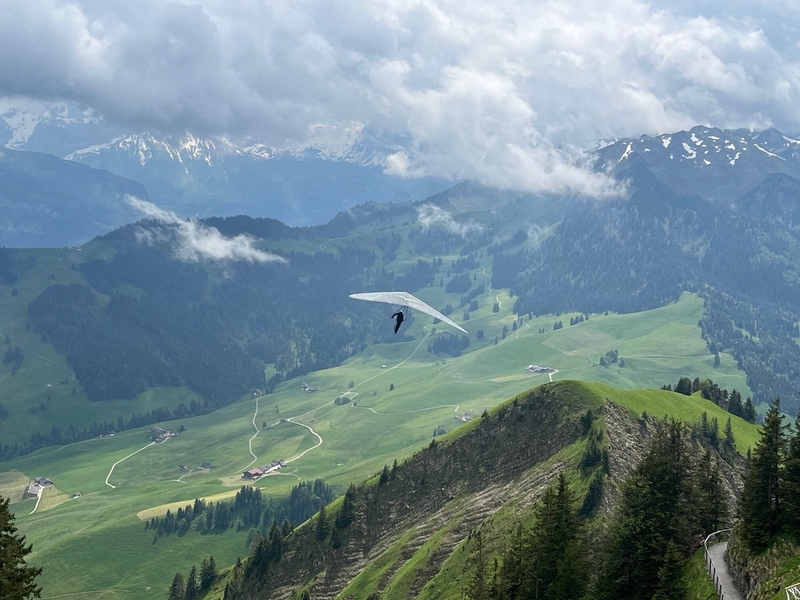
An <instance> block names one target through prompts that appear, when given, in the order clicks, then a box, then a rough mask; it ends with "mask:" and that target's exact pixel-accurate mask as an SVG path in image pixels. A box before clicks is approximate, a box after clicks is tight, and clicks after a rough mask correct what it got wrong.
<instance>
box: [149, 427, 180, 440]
mask: <svg viewBox="0 0 800 600" xmlns="http://www.w3.org/2000/svg"><path fill="white" fill-rule="evenodd" d="M147 436H148V437H149V438H150V439H152V440H153V441H154V442H156V443H159V444H160V443H161V442H165V441H167V440H168V439H169V438H173V437H178V434H177V433H175V432H174V431H169V430H167V429H164V428H162V427H158V426H156V425H153V426H152V427H151V428H150V429H149V430H148V432H147Z"/></svg>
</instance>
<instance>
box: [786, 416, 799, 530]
mask: <svg viewBox="0 0 800 600" xmlns="http://www.w3.org/2000/svg"><path fill="white" fill-rule="evenodd" d="M783 480H784V484H783V505H782V509H783V518H784V526H785V528H786V530H787V531H788V533H789V534H790V535H791V536H793V537H794V538H795V540H797V541H800V413H799V414H798V415H797V418H796V419H795V421H794V434H793V435H792V438H791V439H790V440H789V449H788V452H787V453H786V464H785V466H784V471H783Z"/></svg>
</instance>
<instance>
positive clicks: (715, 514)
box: [695, 450, 728, 534]
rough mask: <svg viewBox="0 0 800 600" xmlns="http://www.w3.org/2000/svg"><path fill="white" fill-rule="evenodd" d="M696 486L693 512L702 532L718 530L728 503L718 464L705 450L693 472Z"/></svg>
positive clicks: (726, 517)
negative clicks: (695, 470)
mask: <svg viewBox="0 0 800 600" xmlns="http://www.w3.org/2000/svg"><path fill="white" fill-rule="evenodd" d="M695 485H696V488H697V494H696V499H697V500H696V504H695V508H696V510H695V514H696V517H697V522H698V525H699V526H700V531H701V532H702V533H704V534H709V533H713V532H714V531H719V530H720V529H721V528H722V525H723V524H724V523H725V522H726V521H727V519H728V505H727V504H726V502H725V496H724V493H723V488H722V481H721V480H720V474H719V464H718V463H717V462H716V461H714V460H713V459H712V457H711V452H709V451H708V450H706V452H705V454H704V455H703V459H702V460H701V461H700V465H699V466H698V469H697V472H696V474H695Z"/></svg>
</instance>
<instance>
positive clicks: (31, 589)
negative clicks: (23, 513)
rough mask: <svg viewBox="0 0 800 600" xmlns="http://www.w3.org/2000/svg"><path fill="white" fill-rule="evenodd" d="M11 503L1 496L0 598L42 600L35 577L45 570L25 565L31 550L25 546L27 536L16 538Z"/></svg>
mask: <svg viewBox="0 0 800 600" xmlns="http://www.w3.org/2000/svg"><path fill="white" fill-rule="evenodd" d="M10 503H11V500H10V499H9V498H6V499H3V497H2V496H0V598H14V599H16V598H19V599H20V600H21V599H23V598H31V597H34V598H39V597H40V596H41V594H42V588H40V587H39V586H38V585H36V577H38V575H39V574H40V573H41V572H42V569H41V568H36V567H29V566H27V565H26V564H25V557H26V556H27V555H28V554H30V553H31V546H30V545H28V546H25V536H24V535H23V536H20V535H18V534H17V527H16V526H15V525H14V513H12V512H11V511H10V510H9V509H8V506H9V504H10Z"/></svg>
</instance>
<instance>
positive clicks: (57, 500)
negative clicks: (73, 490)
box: [36, 485, 71, 513]
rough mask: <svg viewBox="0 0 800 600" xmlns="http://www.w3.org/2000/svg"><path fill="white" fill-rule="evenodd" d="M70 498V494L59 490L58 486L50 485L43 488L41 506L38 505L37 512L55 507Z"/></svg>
mask: <svg viewBox="0 0 800 600" xmlns="http://www.w3.org/2000/svg"><path fill="white" fill-rule="evenodd" d="M70 499H71V496H70V495H69V494H65V493H64V492H61V491H59V490H58V488H57V487H56V486H54V485H51V486H48V487H46V488H44V489H43V490H42V499H41V500H40V501H39V506H38V507H36V512H37V513H38V512H44V511H46V510H50V509H53V508H55V507H56V506H59V505H61V504H64V502H67V501H68V500H70Z"/></svg>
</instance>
